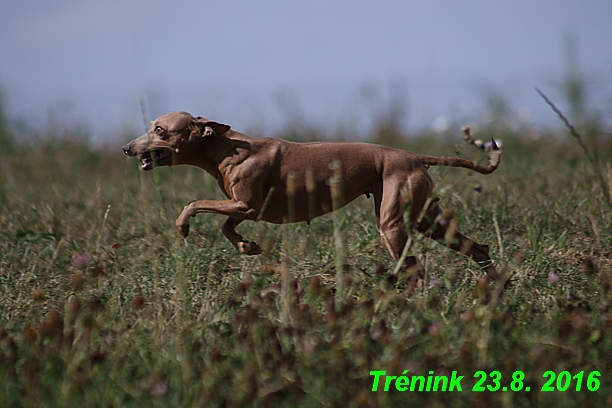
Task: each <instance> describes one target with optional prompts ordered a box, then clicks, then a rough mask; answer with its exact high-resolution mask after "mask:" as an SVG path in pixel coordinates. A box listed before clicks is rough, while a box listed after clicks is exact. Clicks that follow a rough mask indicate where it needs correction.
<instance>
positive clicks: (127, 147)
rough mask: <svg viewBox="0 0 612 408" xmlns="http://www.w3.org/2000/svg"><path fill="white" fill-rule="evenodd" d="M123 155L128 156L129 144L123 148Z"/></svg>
mask: <svg viewBox="0 0 612 408" xmlns="http://www.w3.org/2000/svg"><path fill="white" fill-rule="evenodd" d="M123 153H125V154H126V155H128V156H129V155H130V144H129V143H128V144H126V145H125V146H123Z"/></svg>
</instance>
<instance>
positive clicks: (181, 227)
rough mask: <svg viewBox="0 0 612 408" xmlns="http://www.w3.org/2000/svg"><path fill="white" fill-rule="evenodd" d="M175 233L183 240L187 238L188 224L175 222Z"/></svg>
mask: <svg viewBox="0 0 612 408" xmlns="http://www.w3.org/2000/svg"><path fill="white" fill-rule="evenodd" d="M176 231H177V232H178V233H179V235H180V236H181V237H183V238H187V236H188V235H189V222H179V220H176Z"/></svg>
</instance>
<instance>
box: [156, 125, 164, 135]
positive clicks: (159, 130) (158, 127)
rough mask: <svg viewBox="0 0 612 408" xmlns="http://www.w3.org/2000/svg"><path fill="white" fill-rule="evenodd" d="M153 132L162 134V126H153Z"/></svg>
mask: <svg viewBox="0 0 612 408" xmlns="http://www.w3.org/2000/svg"><path fill="white" fill-rule="evenodd" d="M155 133H157V134H158V135H163V134H164V128H163V127H161V126H155Z"/></svg>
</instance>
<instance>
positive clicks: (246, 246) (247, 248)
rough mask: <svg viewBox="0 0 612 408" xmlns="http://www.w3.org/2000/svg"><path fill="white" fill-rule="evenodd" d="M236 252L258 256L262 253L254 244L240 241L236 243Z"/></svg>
mask: <svg viewBox="0 0 612 408" xmlns="http://www.w3.org/2000/svg"><path fill="white" fill-rule="evenodd" d="M238 251H239V252H240V253H241V254H245V255H259V254H261V253H262V252H263V251H262V249H261V247H260V246H259V245H258V244H257V243H256V242H253V241H251V242H248V241H240V242H238Z"/></svg>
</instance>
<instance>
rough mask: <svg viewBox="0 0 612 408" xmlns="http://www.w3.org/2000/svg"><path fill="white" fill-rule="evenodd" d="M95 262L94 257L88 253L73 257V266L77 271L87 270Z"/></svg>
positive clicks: (79, 253)
mask: <svg viewBox="0 0 612 408" xmlns="http://www.w3.org/2000/svg"><path fill="white" fill-rule="evenodd" d="M92 260H93V257H92V256H91V254H89V253H88V252H83V251H81V252H77V253H76V254H74V255H73V256H72V266H73V267H74V268H77V269H85V268H86V267H87V265H89V263H90V262H91V261H92Z"/></svg>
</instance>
